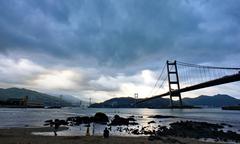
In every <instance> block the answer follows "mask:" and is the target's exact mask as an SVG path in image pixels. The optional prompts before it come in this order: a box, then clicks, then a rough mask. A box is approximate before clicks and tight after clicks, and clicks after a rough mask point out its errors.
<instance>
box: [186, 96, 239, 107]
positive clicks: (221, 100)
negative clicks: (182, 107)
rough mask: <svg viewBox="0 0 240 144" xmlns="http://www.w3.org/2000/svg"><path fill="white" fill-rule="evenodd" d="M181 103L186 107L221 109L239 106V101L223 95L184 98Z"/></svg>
mask: <svg viewBox="0 0 240 144" xmlns="http://www.w3.org/2000/svg"><path fill="white" fill-rule="evenodd" d="M183 102H184V103H185V104H188V105H194V106H208V107H223V106H232V105H239V104H240V100H239V99H236V98H234V97H231V96H229V95H223V94H218V95H214V96H206V95H202V96H199V97H196V98H184V99H183Z"/></svg>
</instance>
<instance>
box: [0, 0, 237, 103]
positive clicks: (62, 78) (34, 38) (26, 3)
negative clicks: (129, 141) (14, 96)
mask: <svg viewBox="0 0 240 144" xmlns="http://www.w3.org/2000/svg"><path fill="white" fill-rule="evenodd" d="M239 9H240V1H239V0H227V1H224V0H222V1H219V0H198V1H196V0H121V1H120V0H61V1H60V0H41V1H39V0H0V87H2V88H9V87H19V88H29V89H33V90H37V91H40V92H46V93H49V94H56V95H59V94H64V95H73V96H76V97H78V98H80V99H83V100H88V99H89V98H92V100H93V101H96V102H99V101H103V100H106V99H110V98H113V97H126V96H131V97H133V96H134V93H138V94H139V97H140V98H144V97H149V96H150V95H149V93H150V92H151V90H152V88H153V86H154V84H155V81H156V79H157V77H158V74H159V72H160V71H161V69H162V67H163V65H164V64H165V63H166V60H179V61H183V62H187V63H194V64H205V65H214V66H228V67H240V65H239V57H240V45H239V41H240V26H239V25H240V11H239ZM182 87H183V86H182ZM228 87H229V89H227V88H226V87H221V86H220V87H215V88H209V89H204V90H202V91H196V92H190V93H188V94H186V95H184V96H189V97H194V96H198V95H202V94H217V93H226V94H230V95H232V96H234V97H236V98H240V96H239V92H240V91H238V90H237V88H238V87H239V82H236V83H233V84H228ZM223 88H224V90H223ZM164 90H167V88H166V87H165V89H164ZM164 90H163V91H164Z"/></svg>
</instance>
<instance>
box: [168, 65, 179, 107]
mask: <svg viewBox="0 0 240 144" xmlns="http://www.w3.org/2000/svg"><path fill="white" fill-rule="evenodd" d="M167 74H168V85H169V93H170V106H171V107H172V108H173V107H174V103H173V97H178V98H179V106H180V107H182V97H181V93H180V92H179V90H180V84H179V77H178V70H177V62H176V61H173V62H170V61H167Z"/></svg>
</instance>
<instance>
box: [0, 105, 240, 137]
mask: <svg viewBox="0 0 240 144" xmlns="http://www.w3.org/2000/svg"><path fill="white" fill-rule="evenodd" d="M96 112H104V113H106V114H107V115H108V116H109V117H110V119H111V118H112V117H113V116H114V115H116V114H118V115H120V116H122V117H128V116H132V115H134V116H135V119H136V120H137V122H138V123H139V124H140V125H147V122H149V121H151V120H154V121H156V124H155V125H168V124H169V123H172V122H175V121H179V120H194V121H207V122H212V123H227V124H231V125H232V126H233V127H232V128H228V129H230V130H233V131H236V132H238V133H239V130H240V111H226V110H221V109H220V108H219V109H213V108H204V109H139V108H136V109H135V108H131V109H129V108H128V109H127V108H121V109H106V108H87V109H80V108H62V109H17V108H16V109H14V108H0V127H1V128H7V127H41V126H43V124H44V121H45V120H48V119H56V118H58V119H66V118H67V117H70V116H79V115H80V116H81V115H87V116H92V115H94V114H95V113H96ZM150 115H172V116H177V117H179V118H170V119H153V118H148V116H150ZM140 116H142V117H140ZM153 126H154V125H153ZM96 127H99V128H97V129H99V133H100V131H101V129H102V128H103V127H105V126H100V125H99V126H98V125H96ZM100 127H101V128H100ZM70 129H71V131H72V132H71V133H69V134H72V133H76V128H73V127H72V128H70ZM74 129H75V130H74ZM79 129H80V130H81V128H77V130H79ZM82 131H83V132H82V134H83V133H84V129H83V130H82ZM96 133H97V131H96ZM63 135H67V134H66V133H65V134H63Z"/></svg>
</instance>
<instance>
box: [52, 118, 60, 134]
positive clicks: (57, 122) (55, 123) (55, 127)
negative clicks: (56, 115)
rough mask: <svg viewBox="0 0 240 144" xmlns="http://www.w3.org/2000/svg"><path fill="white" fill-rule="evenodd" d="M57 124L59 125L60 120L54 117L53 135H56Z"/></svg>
mask: <svg viewBox="0 0 240 144" xmlns="http://www.w3.org/2000/svg"><path fill="white" fill-rule="evenodd" d="M59 126H60V121H59V120H58V119H55V121H54V130H53V132H54V136H57V131H58V128H59Z"/></svg>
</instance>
